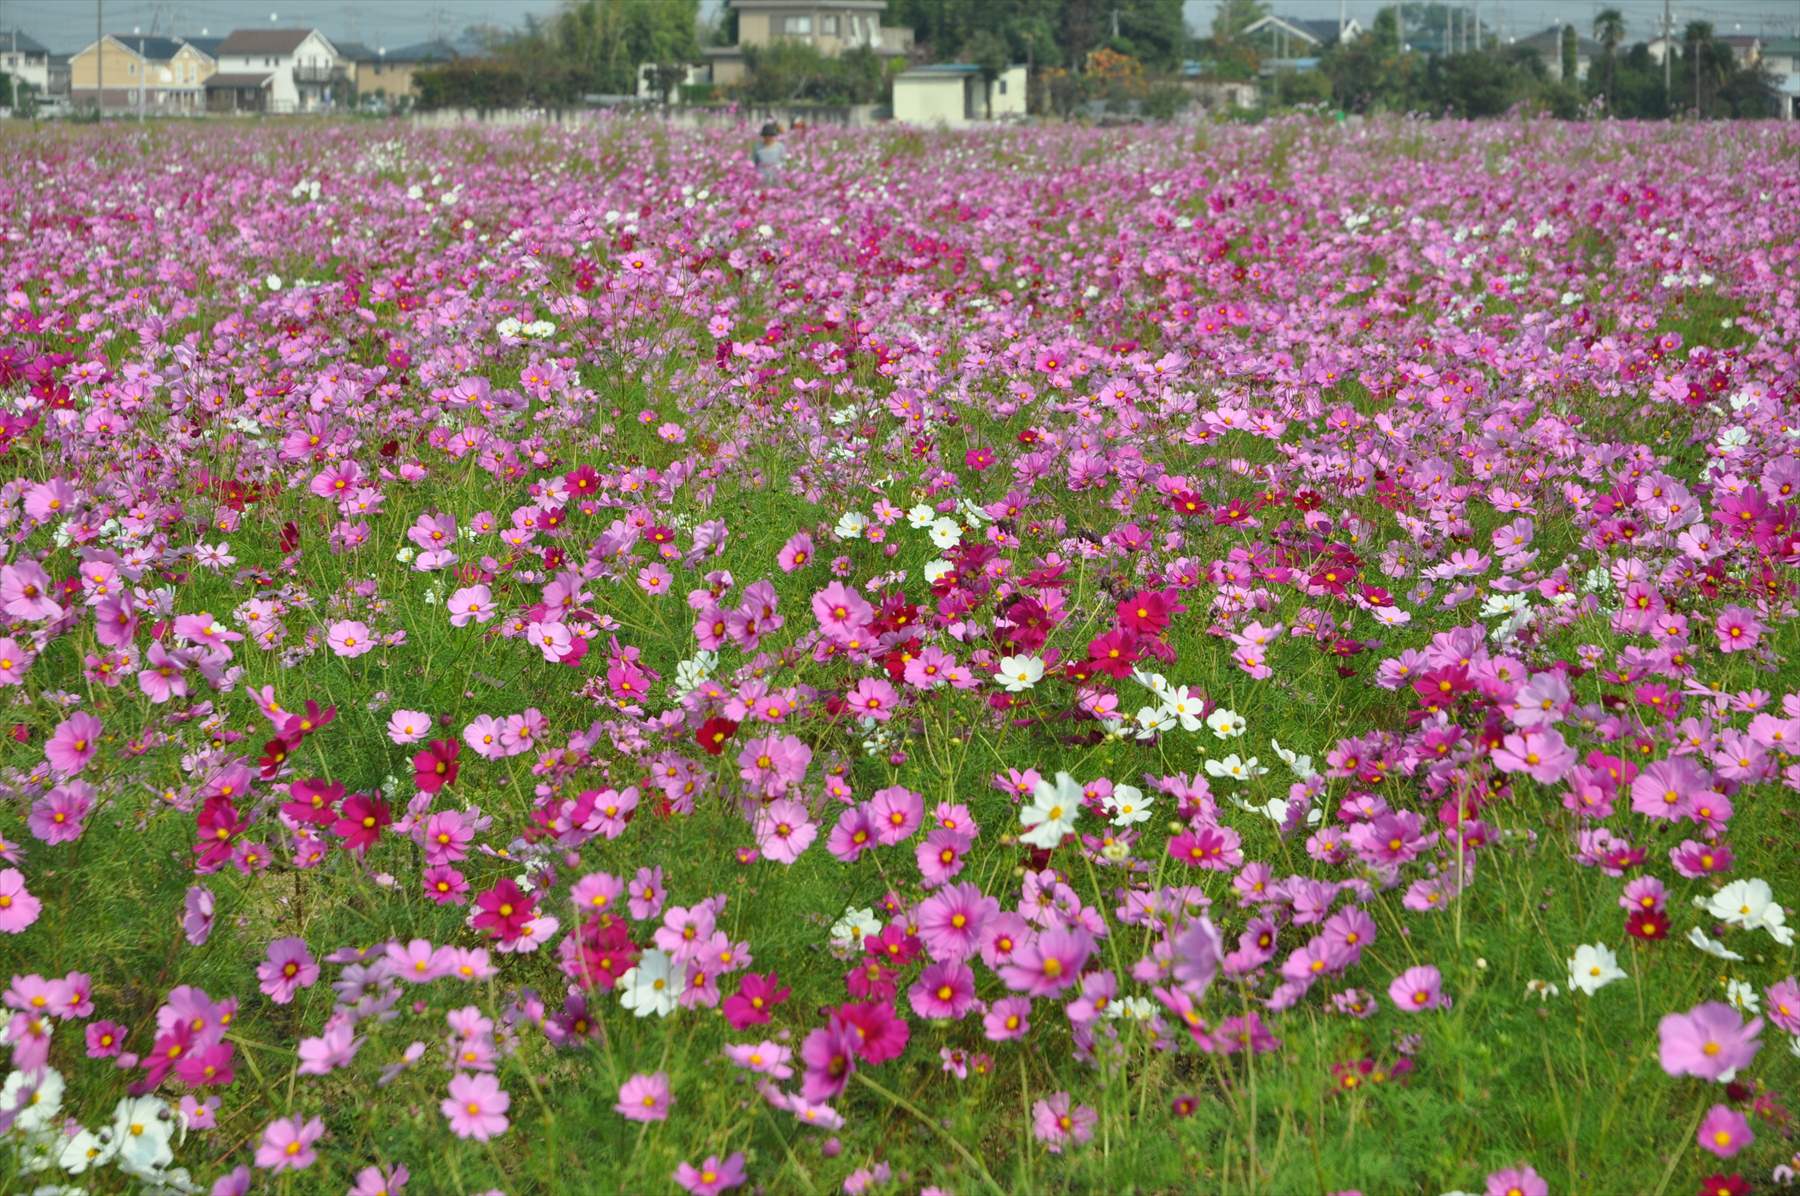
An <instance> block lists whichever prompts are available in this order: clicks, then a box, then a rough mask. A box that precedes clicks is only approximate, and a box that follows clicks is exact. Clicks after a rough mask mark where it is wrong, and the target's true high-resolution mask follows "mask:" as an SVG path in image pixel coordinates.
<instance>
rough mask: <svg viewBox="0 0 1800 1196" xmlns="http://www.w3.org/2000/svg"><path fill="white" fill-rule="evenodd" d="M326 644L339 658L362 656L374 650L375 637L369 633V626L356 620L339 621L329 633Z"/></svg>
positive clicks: (332, 626)
mask: <svg viewBox="0 0 1800 1196" xmlns="http://www.w3.org/2000/svg"><path fill="white" fill-rule="evenodd" d="M325 642H326V643H328V644H330V645H331V650H332V651H333V652H335V653H337V654H338V655H339V656H344V657H354V656H361V655H362V654H363V653H365V652H369V651H372V650H374V647H375V637H374V635H373V634H372V633H371V632H370V631H369V627H368V624H366V623H361V622H358V621H357V620H355V619H339V620H338V621H337V622H335V623H333V624H332V625H331V627H330V629H329V631H327V633H326V636H325Z"/></svg>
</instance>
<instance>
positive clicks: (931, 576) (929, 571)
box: [923, 557, 956, 585]
mask: <svg viewBox="0 0 1800 1196" xmlns="http://www.w3.org/2000/svg"><path fill="white" fill-rule="evenodd" d="M955 571H956V566H955V565H952V564H951V563H950V562H949V561H946V560H944V559H943V558H942V557H939V558H938V559H937V560H935V561H926V562H925V568H924V570H923V572H924V574H925V580H926V581H927V582H929V583H930V584H932V585H936V584H937V583H938V579H939V578H941V577H943V576H944V575H945V574H947V573H954V572H955Z"/></svg>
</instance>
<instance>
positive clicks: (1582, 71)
mask: <svg viewBox="0 0 1800 1196" xmlns="http://www.w3.org/2000/svg"><path fill="white" fill-rule="evenodd" d="M1566 27H1567V26H1563V25H1552V26H1550V28H1548V29H1544V30H1540V31H1539V32H1537V33H1534V34H1532V35H1531V36H1530V37H1522V38H1520V39H1519V40H1518V41H1516V42H1514V43H1513V44H1514V45H1516V46H1518V47H1519V48H1520V49H1524V50H1530V51H1531V52H1532V53H1533V54H1536V55H1537V56H1538V58H1539V59H1541V60H1542V61H1543V64H1544V69H1545V70H1546V71H1548V72H1549V74H1550V77H1551V78H1552V79H1554V80H1556V81H1557V82H1559V83H1561V82H1565V80H1564V79H1563V55H1562V45H1563V29H1564V28H1566ZM1605 54H1606V47H1604V46H1602V45H1601V44H1600V43H1599V42H1597V41H1595V40H1594V39H1593V38H1590V37H1582V36H1581V35H1580V34H1576V37H1575V79H1585V78H1587V77H1588V68H1589V67H1591V66H1592V65H1593V64H1594V60H1595V59H1596V58H1601V57H1604V56H1605ZM1567 82H1571V83H1572V82H1574V80H1573V79H1571V80H1567Z"/></svg>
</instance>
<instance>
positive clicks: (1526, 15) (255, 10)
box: [0, 0, 1800, 51]
mask: <svg viewBox="0 0 1800 1196" xmlns="http://www.w3.org/2000/svg"><path fill="white" fill-rule="evenodd" d="M100 2H101V4H103V5H104V10H105V12H104V18H103V19H104V21H105V24H106V31H107V32H108V33H129V32H132V31H133V29H134V28H136V29H141V30H142V31H143V32H145V33H149V32H151V31H152V30H154V31H155V32H157V33H185V34H189V35H195V36H197V35H199V34H200V33H201V32H202V31H203V30H204V31H207V32H209V33H211V34H212V35H213V36H215V37H221V36H223V35H224V34H225V33H227V32H229V31H230V30H231V29H234V28H240V27H244V26H251V25H259V26H264V27H267V26H268V25H269V24H270V20H269V18H270V14H274V15H275V16H276V17H277V18H278V19H277V21H276V22H275V23H276V24H279V25H284V26H316V27H317V28H319V29H322V30H324V31H325V35H326V36H327V37H336V38H340V39H343V40H346V41H361V42H364V43H366V44H367V45H369V46H370V47H377V48H378V47H381V46H389V47H398V46H403V45H409V44H411V43H413V42H418V41H424V40H426V39H427V38H431V37H435V36H438V35H440V34H441V35H444V36H454V35H456V34H458V33H460V32H461V31H462V30H463V29H464V28H465V27H467V26H469V25H473V24H477V23H480V22H491V23H493V24H497V25H517V24H519V23H521V22H522V21H523V20H524V18H525V17H526V15H527V14H537V15H538V16H547V15H549V14H551V13H554V12H555V11H556V10H557V9H558V8H559V7H561V5H562V0H362V2H361V3H346V2H345V0H100ZM718 2H719V0H704V3H705V5H706V9H707V11H709V12H710V11H712V10H713V9H715V8H717V7H718ZM966 2H967V3H970V4H979V3H981V2H982V0H966ZM1460 2H1461V3H1463V4H1464V5H1472V6H1473V7H1474V8H1475V9H1476V10H1477V11H1478V13H1479V15H1480V18H1481V20H1482V22H1483V24H1485V25H1487V26H1489V27H1490V28H1499V29H1500V30H1501V31H1502V32H1503V33H1505V32H1510V33H1512V34H1514V35H1518V36H1522V35H1524V34H1527V33H1533V32H1536V31H1537V30H1539V29H1542V28H1544V27H1545V26H1546V25H1550V24H1553V23H1555V22H1559V21H1564V20H1568V21H1573V22H1574V23H1575V24H1576V26H1577V27H1578V28H1580V29H1582V30H1583V31H1584V32H1586V31H1587V29H1588V28H1589V27H1591V25H1592V23H1593V16H1594V13H1596V12H1598V11H1599V10H1600V9H1602V8H1604V7H1606V3H1605V2H1604V0H1460ZM1611 3H1612V4H1613V6H1615V7H1617V8H1619V9H1621V10H1623V11H1624V13H1625V16H1626V20H1627V22H1628V23H1629V27H1630V34H1631V38H1632V39H1633V40H1640V39H1642V38H1646V37H1649V36H1651V34H1652V33H1653V32H1654V31H1655V28H1656V25H1657V23H1658V22H1660V21H1661V20H1662V0H1611ZM1672 3H1673V7H1674V9H1675V14H1676V16H1675V19H1676V21H1677V22H1678V23H1680V22H1684V21H1687V20H1690V19H1693V18H1696V17H1698V18H1703V19H1707V20H1711V21H1712V22H1713V23H1714V25H1715V26H1717V27H1718V28H1719V29H1720V31H1721V32H1730V31H1732V30H1733V29H1734V28H1739V27H1741V29H1742V31H1743V32H1745V33H1757V32H1763V31H1767V32H1769V33H1777V32H1779V33H1781V34H1783V35H1788V36H1794V35H1800V28H1796V27H1797V26H1800V0H1672ZM95 7H96V4H95V0H0V28H8V27H11V26H13V25H15V24H16V25H18V27H19V28H21V29H23V30H24V31H25V32H26V33H29V34H31V35H32V36H33V37H36V38H37V39H38V40H39V41H41V42H43V43H45V44H46V45H48V46H49V47H50V48H51V49H53V50H57V51H69V50H75V49H79V48H80V47H81V46H84V45H86V44H87V43H88V42H90V41H92V40H93V37H94V10H95ZM1185 7H1186V12H1187V18H1188V24H1189V25H1190V26H1192V27H1193V28H1194V29H1196V30H1199V31H1202V32H1204V31H1205V30H1206V29H1207V27H1208V26H1210V25H1211V23H1212V18H1213V13H1214V12H1216V11H1217V10H1218V3H1217V0H1186V6H1185ZM1380 7H1381V0H1345V2H1344V8H1345V10H1346V11H1347V12H1348V13H1349V14H1350V15H1351V16H1353V17H1357V18H1358V19H1360V20H1361V21H1362V22H1363V23H1364V24H1367V23H1368V21H1369V20H1370V18H1372V17H1373V16H1374V15H1375V11H1376V10H1377V9H1378V8H1380ZM1274 9H1275V11H1276V12H1278V13H1281V14H1283V15H1285V16H1296V17H1325V18H1335V17H1336V16H1337V14H1338V0H1277V2H1276V3H1275V5H1274Z"/></svg>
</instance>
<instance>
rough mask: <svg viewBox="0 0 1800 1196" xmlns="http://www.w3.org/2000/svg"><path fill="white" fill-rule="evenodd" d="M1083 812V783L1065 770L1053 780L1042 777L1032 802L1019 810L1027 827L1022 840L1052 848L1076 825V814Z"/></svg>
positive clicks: (1034, 845) (1022, 821)
mask: <svg viewBox="0 0 1800 1196" xmlns="http://www.w3.org/2000/svg"><path fill="white" fill-rule="evenodd" d="M1080 812H1081V786H1080V785H1077V784H1076V783H1075V778H1073V777H1071V776H1070V775H1069V774H1068V773H1066V772H1059V773H1057V774H1056V780H1055V782H1054V783H1052V782H1050V781H1039V782H1038V783H1037V789H1036V790H1035V791H1033V793H1032V796H1031V802H1030V804H1029V805H1027V806H1026V807H1025V808H1024V809H1022V810H1020V811H1019V821H1020V822H1021V823H1022V824H1023V825H1024V826H1025V831H1024V833H1022V834H1021V835H1020V836H1019V841H1020V842H1022V843H1029V844H1031V845H1032V846H1033V847H1042V848H1046V849H1048V848H1051V847H1055V846H1056V845H1057V844H1058V843H1061V842H1062V839H1063V836H1064V835H1066V834H1068V833H1069V832H1070V831H1072V830H1074V829H1075V816H1076V815H1077V814H1079V813H1080Z"/></svg>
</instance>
